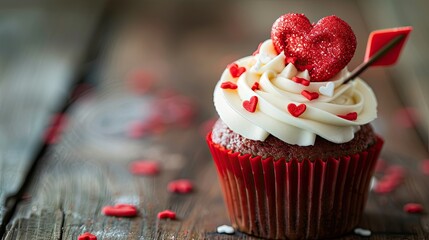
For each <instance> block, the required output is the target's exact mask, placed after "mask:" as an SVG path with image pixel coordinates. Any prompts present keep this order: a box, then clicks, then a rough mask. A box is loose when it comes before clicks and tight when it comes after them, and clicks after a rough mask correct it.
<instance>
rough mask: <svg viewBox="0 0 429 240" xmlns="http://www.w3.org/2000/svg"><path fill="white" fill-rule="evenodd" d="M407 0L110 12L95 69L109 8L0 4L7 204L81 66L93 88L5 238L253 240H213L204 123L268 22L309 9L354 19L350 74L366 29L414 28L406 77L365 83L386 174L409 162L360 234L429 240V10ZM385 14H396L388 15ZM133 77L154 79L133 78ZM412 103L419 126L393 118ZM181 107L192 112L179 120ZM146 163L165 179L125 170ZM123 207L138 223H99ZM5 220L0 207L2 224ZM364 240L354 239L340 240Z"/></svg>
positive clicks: (376, 197)
mask: <svg viewBox="0 0 429 240" xmlns="http://www.w3.org/2000/svg"><path fill="white" fill-rule="evenodd" d="M408 3H409V2H406V3H405V2H404V3H402V2H399V1H397V2H396V3H395V4H397V5H393V4H389V2H388V1H376V2H373V1H348V2H345V1H325V2H324V3H323V4H321V3H320V2H319V1H304V2H302V1H293V2H283V1H278V2H277V1H234V2H230V1H226V0H224V1H191V2H190V1H180V2H167V1H162V2H158V3H155V2H152V1H147V2H143V3H136V2H133V1H130V2H127V4H125V3H123V2H121V3H118V2H114V3H113V5H112V6H113V7H112V6H111V5H109V6H110V7H109V9H110V10H109V11H110V12H109V14H110V15H109V18H108V19H107V21H106V20H104V22H103V24H104V25H102V26H103V27H102V32H103V37H102V38H100V39H101V40H102V42H100V43H99V45H100V44H101V46H102V47H101V48H99V49H98V51H96V52H95V53H94V54H93V56H92V57H94V56H95V57H94V58H93V59H95V60H94V61H92V62H88V59H91V58H88V57H86V58H85V56H88V53H87V52H85V51H87V50H86V48H85V46H87V45H88V42H89V41H90V39H91V35H92V34H91V33H93V32H94V31H95V28H96V26H97V24H96V23H97V22H98V20H99V19H100V15H101V13H102V12H103V9H104V7H105V6H106V4H109V3H106V2H104V1H91V2H89V1H70V2H67V3H61V4H60V3H57V2H55V1H38V2H32V3H30V4H27V5H22V4H20V3H2V4H0V7H1V11H0V14H1V15H0V16H1V17H2V18H1V19H4V20H2V21H1V22H0V39H1V40H0V41H1V42H2V43H1V44H0V53H1V56H0V70H1V71H0V199H1V200H4V199H5V197H6V196H7V195H8V194H10V193H13V192H14V191H16V190H17V189H18V188H19V186H20V184H22V179H23V177H24V174H25V173H26V169H27V167H28V166H29V163H30V160H31V159H32V156H34V151H35V149H37V146H39V145H40V143H41V139H42V138H43V137H42V136H43V131H44V129H46V126H47V124H48V122H49V118H50V116H51V115H52V112H53V111H54V109H55V108H56V107H57V105H58V104H59V103H60V102H62V101H63V100H64V98H65V95H66V93H67V91H68V90H67V89H68V86H69V85H70V83H71V82H72V81H73V80H74V79H76V78H78V77H82V76H78V75H77V74H76V73H77V71H78V70H79V69H80V70H82V66H83V70H84V71H82V72H83V73H84V76H83V77H84V78H85V79H86V80H87V83H89V84H90V85H91V86H92V88H93V91H91V92H89V93H88V94H84V95H83V97H81V98H80V99H79V100H78V101H77V102H76V103H75V104H74V105H73V106H72V107H71V109H70V111H68V113H67V115H68V124H67V126H66V128H65V129H64V131H63V134H62V135H61V136H62V137H61V139H60V140H59V141H58V142H57V143H55V144H52V145H51V147H49V149H48V151H47V152H46V154H45V155H44V157H43V159H42V161H41V164H40V165H39V167H38V169H37V171H36V174H35V178H34V179H32V180H31V182H30V184H29V187H28V188H27V190H26V193H25V195H24V197H23V198H22V199H21V200H20V203H19V205H18V208H17V211H16V212H15V214H14V215H13V218H12V219H11V221H10V222H9V223H8V225H7V231H6V234H5V235H4V236H3V238H2V239H77V236H78V235H80V234H82V233H83V232H91V233H93V234H95V235H96V236H97V237H98V239H255V238H253V237H250V236H246V235H244V234H241V233H235V234H234V235H221V234H218V233H216V227H217V226H219V225H223V224H230V223H229V220H228V217H227V213H226V209H225V206H224V204H223V199H222V195H221V191H220V188H219V185H218V183H217V177H216V171H215V167H214V165H213V163H212V160H211V157H210V154H209V151H208V148H207V147H206V144H205V140H204V134H205V132H206V131H207V130H206V128H205V127H204V126H206V125H207V123H208V122H210V120H212V119H214V118H216V116H217V115H216V112H215V110H214V108H213V103H212V91H213V87H214V85H215V83H216V82H217V80H218V79H219V77H220V74H221V72H222V70H223V68H224V67H225V66H226V65H227V64H228V63H230V62H232V61H233V60H235V59H238V58H240V57H243V56H246V55H249V54H250V53H252V52H253V51H254V49H255V48H256V46H257V45H258V43H259V42H261V41H263V40H265V39H267V38H268V37H269V32H270V27H271V24H272V22H273V21H274V20H275V19H276V18H277V17H278V16H280V15H281V14H284V13H286V12H304V13H306V15H307V16H308V17H309V18H310V19H312V20H316V19H319V18H321V17H323V16H327V15H330V14H336V15H338V16H340V17H342V18H343V19H345V20H346V21H348V22H349V23H350V25H351V26H352V28H353V29H354V30H355V33H356V35H357V37H358V49H357V51H356V55H355V57H354V59H353V60H352V62H351V63H350V66H349V68H353V67H356V66H357V65H358V64H359V62H360V60H361V59H362V58H363V54H364V50H365V44H366V39H367V36H368V33H369V31H370V30H373V29H375V28H383V27H393V26H396V25H409V24H412V25H413V26H414V27H415V30H414V31H415V35H413V37H412V38H411V39H410V42H409V45H408V46H407V48H406V49H405V51H409V53H407V54H404V55H403V57H402V59H401V61H400V62H399V64H398V66H397V67H395V68H390V69H389V71H388V70H387V69H372V70H369V71H367V72H366V73H365V74H364V75H363V78H364V79H366V80H367V82H368V83H369V84H370V85H371V86H372V87H373V89H374V91H375V92H376V94H377V96H378V100H379V107H378V108H379V118H378V119H377V120H376V121H375V122H374V126H375V128H376V130H377V132H378V133H380V134H381V135H382V136H384V137H385V139H386V143H385V147H384V150H383V153H382V158H383V159H384V161H385V162H386V164H387V165H389V166H394V165H400V166H402V167H403V168H404V169H405V171H406V175H405V179H404V181H403V182H402V183H401V184H400V185H399V187H398V188H397V189H396V190H394V191H393V192H391V193H386V194H377V193H374V192H371V193H370V196H369V200H368V203H367V207H366V209H365V214H364V217H363V219H362V221H361V223H360V225H359V227H361V228H364V229H370V230H371V231H372V236H371V238H373V239H429V217H428V215H427V213H428V211H429V191H428V190H427V189H428V188H429V176H428V175H425V174H424V173H423V172H422V171H421V167H420V164H421V163H422V161H423V160H424V159H429V155H428V145H427V136H426V139H425V134H424V132H423V134H421V133H422V131H421V129H423V131H425V130H427V125H426V126H425V123H426V124H427V119H428V116H427V115H426V113H427V109H425V106H426V107H427V104H428V102H427V99H428V98H427V97H423V98H419V96H418V95H419V94H417V93H416V92H415V91H420V93H423V95H425V94H424V93H425V92H427V91H428V89H429V88H427V86H428V85H421V82H422V76H427V74H426V73H427V67H426V69H425V68H424V67H423V69H422V65H421V64H420V65H417V66H416V65H415V64H413V61H415V58H417V59H420V60H422V59H423V60H426V62H425V63H426V64H427V62H428V61H427V60H428V56H429V55H428V52H425V51H427V48H425V45H426V41H424V40H427V38H426V36H425V35H424V34H427V31H426V30H427V25H425V23H424V22H421V21H416V22H413V21H414V20H416V18H417V16H423V15H424V14H423V13H422V12H423V10H422V9H425V8H423V7H427V5H428V4H427V3H425V2H423V1H415V2H414V1H413V3H410V4H408ZM110 4H111V3H110ZM225 6H227V7H225ZM380 6H389V7H386V9H385V10H384V11H382V10H380ZM413 6H414V7H413ZM398 9H401V11H403V12H402V13H401V14H402V15H401V16H400V17H398V16H396V15H395V14H392V13H395V11H397V10H398ZM426 9H427V8H426ZM380 15H383V16H384V18H382V17H380ZM372 18H374V19H382V20H383V21H384V22H383V21H381V20H380V21H375V20H374V21H371V20H370V19H372ZM388 19H393V20H391V21H390V22H389V21H388ZM386 22H387V24H386ZM426 22H427V21H426ZM381 23H384V25H382V26H379V25H380V24H381ZM414 23H415V24H414ZM389 24H391V25H389ZM392 24H395V25H392ZM425 27H426V29H425ZM413 34H414V33H413ZM420 47H421V48H420ZM411 53H412V54H411ZM413 54H414V55H413ZM89 56H91V54H89ZM82 58H83V59H84V61H82V60H81V59H82ZM91 60H92V59H91ZM417 68H418V69H417ZM136 72H139V73H144V74H146V77H140V78H137V80H139V79H140V81H137V83H136V82H132V81H133V79H134V80H135V73H136ZM404 72H411V73H419V74H409V75H407V76H408V78H407V79H406V80H407V81H408V83H409V84H404V81H405V80H404V79H403V76H404V75H403V74H404ZM423 73H425V74H426V75H425V74H423ZM133 76H134V78H133ZM148 76H149V77H148ZM398 76H399V77H398ZM142 79H143V80H142ZM147 79H152V80H153V81H149V80H147ZM141 80H142V81H141ZM398 82H399V83H398ZM136 84H140V85H138V86H140V91H136V90H135V88H136ZM141 84H143V86H142V85H141ZM401 84H402V85H401ZM419 84H420V85H419ZM403 85H405V87H403ZM398 86H401V88H400V89H398ZM419 86H420V87H419ZM421 86H423V87H421ZM133 87H134V90H133V89H132V88H133ZM402 88H407V89H406V90H407V91H405V93H404V92H403V91H400V90H401V89H402ZM416 89H417V90H416ZM413 91H414V92H413ZM410 92H411V93H415V94H410ZM404 96H405V97H404ZM410 96H413V97H410ZM416 103H417V104H416ZM153 106H156V107H155V108H154V107H153ZM408 106H412V107H414V108H413V109H417V113H420V117H419V119H420V120H419V121H414V122H413V123H414V124H411V125H407V123H409V121H407V120H408V119H405V120H404V118H402V117H401V116H403V115H398V111H401V109H403V107H408ZM421 106H423V108H422V107H421ZM184 108H185V109H187V110H186V111H190V112H188V113H189V114H187V115H186V114H184V115H183V114H182V115H181V113H183V112H182V111H183V109H184ZM153 109H160V110H162V111H161V112H162V113H166V112H167V113H169V114H170V115H169V118H168V121H165V119H164V121H165V122H164V124H161V125H157V127H156V131H151V132H143V133H142V132H140V134H139V135H142V136H140V137H136V136H133V135H132V134H131V135H130V125H132V124H133V123H135V122H136V121H142V122H145V121H146V122H147V120H148V119H151V117H152V116H153V114H154V112H156V111H155V110H153ZM422 109H423V110H422ZM177 111H178V112H179V113H178V112H177ZM191 113H193V114H191ZM404 121H405V123H404ZM416 129H417V130H420V134H418V131H416ZM133 133H135V132H133ZM419 136H420V137H419ZM422 136H423V137H422ZM425 141H426V142H425ZM141 159H144V160H154V161H158V162H159V163H160V164H161V172H160V174H159V175H156V176H135V175H132V174H131V173H130V172H129V169H128V166H129V164H130V163H131V162H133V161H135V160H141ZM376 177H377V178H380V177H382V174H378V175H376ZM181 178H186V179H190V180H192V181H193V182H194V184H195V191H194V192H192V193H190V194H172V193H169V192H168V191H167V184H168V183H169V182H170V181H172V180H174V179H181ZM2 202H3V201H2ZM409 202H418V203H421V204H422V205H423V206H424V207H425V209H426V211H425V212H424V213H422V214H409V213H405V212H404V211H403V210H402V208H403V206H404V204H406V203H409ZM116 203H130V204H135V205H136V206H137V207H138V209H139V215H138V216H137V217H135V218H115V217H107V216H104V215H103V214H102V213H101V208H102V207H103V206H105V205H112V204H116ZM165 209H171V210H173V211H175V212H176V213H177V216H178V219H177V220H175V221H170V220H159V219H157V217H156V215H157V213H158V212H159V211H162V210H165ZM4 211H5V209H4V208H3V206H0V217H2V216H3V214H4ZM360 238H361V237H359V236H357V235H354V234H353V233H350V234H348V235H345V236H344V237H343V238H342V239H360Z"/></svg>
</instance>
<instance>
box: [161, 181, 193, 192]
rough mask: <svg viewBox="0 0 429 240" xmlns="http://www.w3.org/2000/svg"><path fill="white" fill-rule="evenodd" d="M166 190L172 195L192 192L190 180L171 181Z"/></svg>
mask: <svg viewBox="0 0 429 240" xmlns="http://www.w3.org/2000/svg"><path fill="white" fill-rule="evenodd" d="M167 188H168V191H169V192H173V193H190V192H192V191H193V189H194V186H193V184H192V182H191V181H190V180H187V179H178V180H174V181H171V182H170V183H169V184H168V186H167Z"/></svg>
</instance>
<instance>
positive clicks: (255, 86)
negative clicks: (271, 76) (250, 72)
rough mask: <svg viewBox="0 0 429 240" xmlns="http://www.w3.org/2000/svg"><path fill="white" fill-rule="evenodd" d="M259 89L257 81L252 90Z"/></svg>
mask: <svg viewBox="0 0 429 240" xmlns="http://www.w3.org/2000/svg"><path fill="white" fill-rule="evenodd" d="M255 90H259V83H258V82H255V83H254V84H253V86H252V91H255Z"/></svg>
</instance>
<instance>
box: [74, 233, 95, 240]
mask: <svg viewBox="0 0 429 240" xmlns="http://www.w3.org/2000/svg"><path fill="white" fill-rule="evenodd" d="M77 240H97V236H95V235H93V234H92V233H89V232H86V233H84V234H81V235H79V236H78V237H77Z"/></svg>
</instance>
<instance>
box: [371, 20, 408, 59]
mask: <svg viewBox="0 0 429 240" xmlns="http://www.w3.org/2000/svg"><path fill="white" fill-rule="evenodd" d="M412 30H413V28H412V27H409V26H408V27H399V28H390V29H382V30H376V31H373V32H371V34H370V35H369V38H368V44H367V47H366V52H365V59H364V62H368V61H369V60H370V59H371V58H372V57H373V55H374V54H376V53H377V52H379V51H380V50H381V49H382V48H383V47H384V46H385V45H387V44H389V43H390V42H391V41H393V40H394V39H395V38H396V39H398V41H399V42H398V43H396V44H395V45H394V46H393V47H392V48H391V49H389V50H388V51H387V52H385V53H384V54H382V56H380V57H379V58H378V59H377V60H376V61H374V62H373V63H371V66H389V65H392V64H394V63H395V62H396V61H397V60H398V58H399V54H400V53H401V50H402V48H403V46H404V44H405V41H406V40H407V38H408V35H409V34H410V32H411V31H412Z"/></svg>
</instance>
